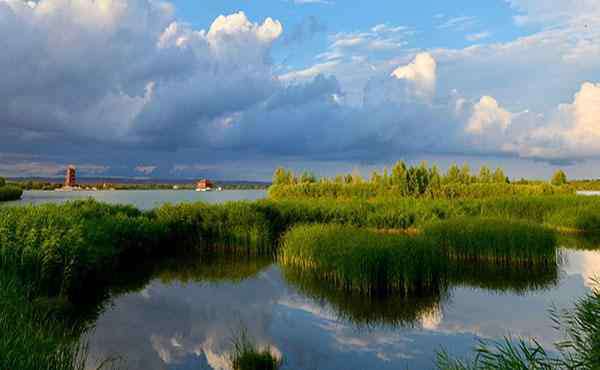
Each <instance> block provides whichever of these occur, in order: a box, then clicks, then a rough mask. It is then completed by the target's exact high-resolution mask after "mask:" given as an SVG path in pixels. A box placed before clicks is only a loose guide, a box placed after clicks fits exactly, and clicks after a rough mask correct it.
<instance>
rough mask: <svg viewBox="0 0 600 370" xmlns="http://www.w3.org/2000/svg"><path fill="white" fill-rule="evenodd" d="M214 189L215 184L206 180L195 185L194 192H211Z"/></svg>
mask: <svg viewBox="0 0 600 370" xmlns="http://www.w3.org/2000/svg"><path fill="white" fill-rule="evenodd" d="M214 187H215V184H213V182H212V181H210V180H208V179H202V180H200V181H198V182H197V183H196V191H211V190H213V189H214Z"/></svg>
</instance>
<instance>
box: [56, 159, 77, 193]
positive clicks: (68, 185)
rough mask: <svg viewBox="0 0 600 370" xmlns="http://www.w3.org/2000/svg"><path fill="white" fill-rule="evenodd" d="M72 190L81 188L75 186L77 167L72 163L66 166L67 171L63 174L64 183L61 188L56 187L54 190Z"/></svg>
mask: <svg viewBox="0 0 600 370" xmlns="http://www.w3.org/2000/svg"><path fill="white" fill-rule="evenodd" d="M73 190H81V188H80V187H79V186H77V168H76V167H75V166H73V165H70V166H69V167H67V172H66V174H65V184H64V185H63V187H62V188H59V189H56V191H73Z"/></svg>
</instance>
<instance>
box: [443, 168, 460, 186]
mask: <svg viewBox="0 0 600 370" xmlns="http://www.w3.org/2000/svg"><path fill="white" fill-rule="evenodd" d="M445 182H446V183H456V182H460V168H458V166H457V165H456V163H453V164H452V165H451V166H450V167H449V168H448V172H446V178H445Z"/></svg>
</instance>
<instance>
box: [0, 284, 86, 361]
mask: <svg viewBox="0 0 600 370" xmlns="http://www.w3.org/2000/svg"><path fill="white" fill-rule="evenodd" d="M27 296H28V290H27V289H26V288H25V287H24V286H23V285H22V284H21V283H20V282H18V281H17V280H16V279H14V278H13V277H10V275H8V274H0V333H1V334H0V369H19V370H75V369H81V370H83V369H84V368H85V367H84V360H85V355H86V348H85V346H84V345H81V344H79V335H80V334H81V332H80V329H79V328H76V327H70V326H69V324H67V323H65V322H62V321H61V320H60V319H59V318H58V317H56V316H55V315H53V314H52V313H51V311H50V310H47V309H44V308H42V307H37V306H36V305H33V304H32V302H30V301H29V300H28V298H27Z"/></svg>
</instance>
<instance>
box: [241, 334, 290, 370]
mask: <svg viewBox="0 0 600 370" xmlns="http://www.w3.org/2000/svg"><path fill="white" fill-rule="evenodd" d="M232 344H233V351H232V353H231V355H230V361H231V367H232V369H233V370H277V369H279V368H281V366H282V361H281V360H280V359H278V358H277V357H275V356H274V355H273V354H272V353H271V349H270V348H269V347H266V348H259V347H258V346H257V345H256V344H255V343H254V341H253V340H252V338H251V337H250V336H249V335H248V332H247V331H246V330H245V329H244V330H241V331H240V333H239V334H237V335H236V336H235V337H234V338H233V339H232Z"/></svg>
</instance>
